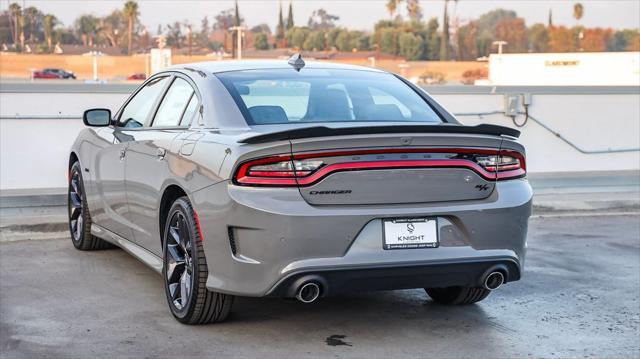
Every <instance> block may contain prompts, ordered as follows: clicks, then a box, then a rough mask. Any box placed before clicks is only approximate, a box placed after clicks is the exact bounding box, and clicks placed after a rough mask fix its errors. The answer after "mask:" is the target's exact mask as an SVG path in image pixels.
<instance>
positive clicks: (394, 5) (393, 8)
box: [386, 0, 402, 19]
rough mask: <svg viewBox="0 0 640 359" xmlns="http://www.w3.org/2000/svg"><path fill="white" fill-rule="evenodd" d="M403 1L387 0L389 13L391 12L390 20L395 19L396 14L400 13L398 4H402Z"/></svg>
mask: <svg viewBox="0 0 640 359" xmlns="http://www.w3.org/2000/svg"><path fill="white" fill-rule="evenodd" d="M400 1H402V0H387V4H386V7H387V11H388V12H389V18H390V19H393V18H394V16H395V14H396V12H397V11H398V4H400Z"/></svg>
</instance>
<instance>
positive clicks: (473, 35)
mask: <svg viewBox="0 0 640 359" xmlns="http://www.w3.org/2000/svg"><path fill="white" fill-rule="evenodd" d="M457 35H458V60H462V61H471V60H475V59H477V58H478V26H477V25H476V23H475V22H473V21H472V22H470V23H468V24H467V25H464V26H461V27H460V29H458V34H457Z"/></svg>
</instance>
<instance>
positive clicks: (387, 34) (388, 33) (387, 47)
mask: <svg viewBox="0 0 640 359" xmlns="http://www.w3.org/2000/svg"><path fill="white" fill-rule="evenodd" d="M379 33H380V35H379V36H380V51H382V52H384V53H387V54H392V55H397V54H398V53H399V48H398V36H399V34H400V32H399V31H398V30H397V29H395V28H391V27H387V28H383V29H380V32H379Z"/></svg>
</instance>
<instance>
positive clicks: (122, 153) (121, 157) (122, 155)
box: [120, 148, 127, 161]
mask: <svg viewBox="0 0 640 359" xmlns="http://www.w3.org/2000/svg"><path fill="white" fill-rule="evenodd" d="M126 155H127V149H126V148H123V149H121V150H120V161H122V160H124V156H126Z"/></svg>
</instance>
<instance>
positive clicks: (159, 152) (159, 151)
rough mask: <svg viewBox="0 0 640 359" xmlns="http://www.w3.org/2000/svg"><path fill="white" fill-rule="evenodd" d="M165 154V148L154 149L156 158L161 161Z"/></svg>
mask: <svg viewBox="0 0 640 359" xmlns="http://www.w3.org/2000/svg"><path fill="white" fill-rule="evenodd" d="M166 155H167V150H165V149H164V148H161V147H160V148H158V150H157V151H156V156H158V160H160V161H162V160H164V156H166Z"/></svg>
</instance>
